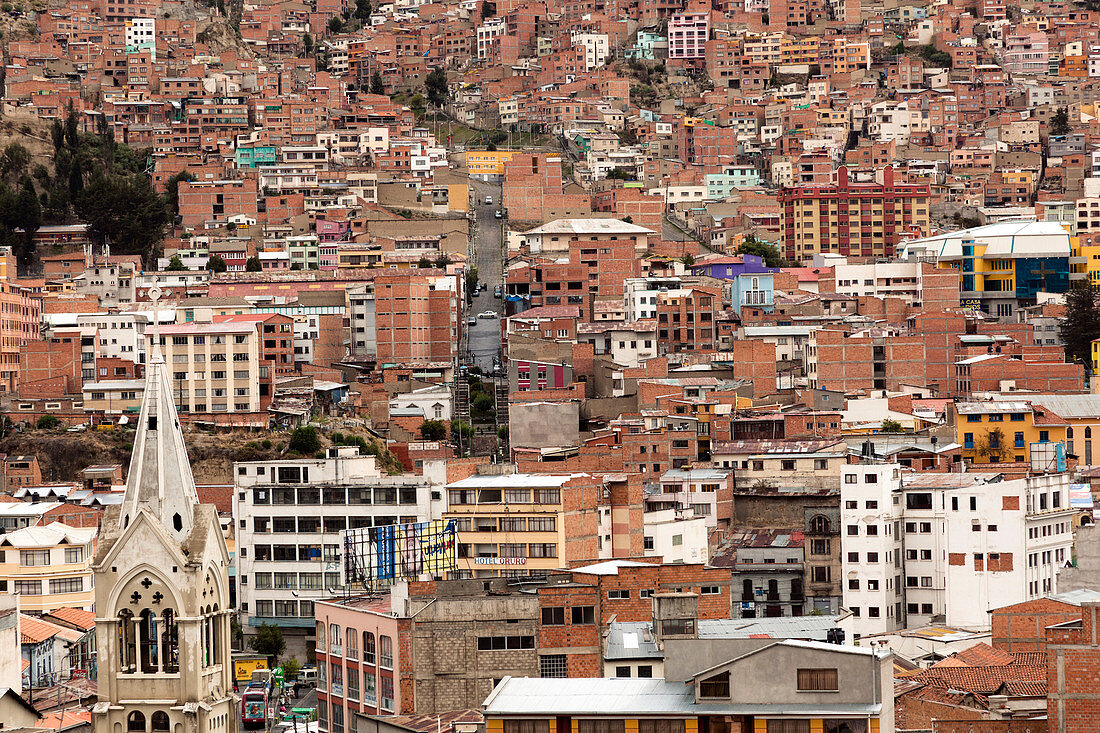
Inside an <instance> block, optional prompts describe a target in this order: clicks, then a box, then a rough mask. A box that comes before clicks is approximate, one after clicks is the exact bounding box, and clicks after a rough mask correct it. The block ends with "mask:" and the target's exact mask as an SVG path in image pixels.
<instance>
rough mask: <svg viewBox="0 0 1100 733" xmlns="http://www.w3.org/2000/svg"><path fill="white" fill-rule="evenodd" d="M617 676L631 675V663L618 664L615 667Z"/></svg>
mask: <svg viewBox="0 0 1100 733" xmlns="http://www.w3.org/2000/svg"><path fill="white" fill-rule="evenodd" d="M615 676H616V677H629V676H630V665H625V666H621V667H619V666H616V667H615Z"/></svg>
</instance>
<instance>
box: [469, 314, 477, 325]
mask: <svg viewBox="0 0 1100 733" xmlns="http://www.w3.org/2000/svg"><path fill="white" fill-rule="evenodd" d="M466 325H467V326H476V325H477V319H476V318H474V317H473V316H471V317H469V318H467V319H466Z"/></svg>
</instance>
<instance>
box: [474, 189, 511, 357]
mask: <svg viewBox="0 0 1100 733" xmlns="http://www.w3.org/2000/svg"><path fill="white" fill-rule="evenodd" d="M471 184H472V188H473V192H474V196H475V203H476V206H475V209H474V211H475V214H476V219H475V221H476V226H477V235H476V245H477V251H476V254H475V258H476V261H475V262H474V263H473V264H474V266H475V267H477V270H478V279H479V280H480V281H481V282H482V283H484V284H485V286H486V288H485V290H484V291H482V293H481V294H480V295H478V296H477V297H476V298H474V303H473V305H471V306H470V307H469V309H468V310H467V313H468V315H469V317H475V318H476V316H477V314H478V313H485V312H488V311H493V312H495V313H497V314H498V316H499V314H500V313H501V312H502V310H503V307H504V301H503V300H498V299H497V298H494V297H493V288H495V287H496V286H498V285H503V281H502V279H501V257H502V251H501V243H502V226H501V224H502V220H500V219H497V218H496V216H495V212H496V211H497V210H499V209H500V208H501V187H500V184H499V183H481V182H479V181H471ZM486 196H492V197H493V203H492V204H491V205H486V204H485V203H484V201H485V197H486ZM500 325H501V324H500V318H499V317H498V318H492V319H487V318H478V319H477V323H476V324H475V325H474V326H472V327H469V326H467V328H468V330H469V334H470V335H469V340H468V342H467V344H468V345H467V348H468V350H469V352H470V355H471V356H472V357H473V358H474V359H475V360H476V363H477V365H478V366H480V367H481V368H482V369H486V370H488V369H492V367H493V359H494V357H496V356H497V355H498V354H499V353H500Z"/></svg>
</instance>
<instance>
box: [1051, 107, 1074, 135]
mask: <svg viewBox="0 0 1100 733" xmlns="http://www.w3.org/2000/svg"><path fill="white" fill-rule="evenodd" d="M1071 129H1072V128H1071V127H1070V124H1069V110H1067V109H1066V108H1065V107H1059V108H1058V110H1057V111H1056V112H1055V113H1054V114H1053V115H1051V117H1050V134H1051V135H1068V134H1069V131H1070V130H1071Z"/></svg>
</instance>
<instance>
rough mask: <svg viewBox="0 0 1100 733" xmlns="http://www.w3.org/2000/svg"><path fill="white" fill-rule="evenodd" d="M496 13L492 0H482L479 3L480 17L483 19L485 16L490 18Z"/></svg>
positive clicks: (495, 5)
mask: <svg viewBox="0 0 1100 733" xmlns="http://www.w3.org/2000/svg"><path fill="white" fill-rule="evenodd" d="M496 14H497V4H496V3H495V2H493V0H484V2H482V3H481V17H482V19H483V20H484V19H485V18H492V17H493V16H494V15H496Z"/></svg>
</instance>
